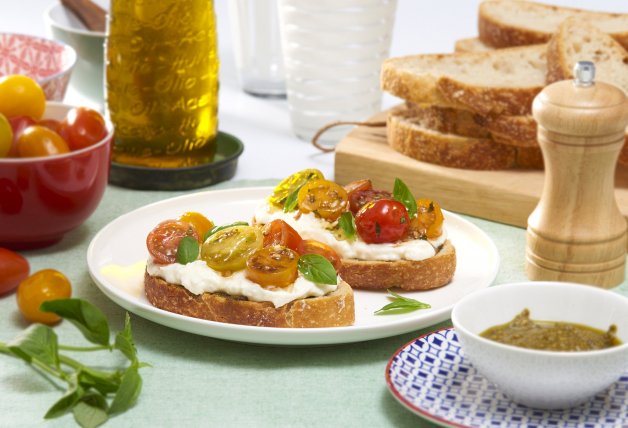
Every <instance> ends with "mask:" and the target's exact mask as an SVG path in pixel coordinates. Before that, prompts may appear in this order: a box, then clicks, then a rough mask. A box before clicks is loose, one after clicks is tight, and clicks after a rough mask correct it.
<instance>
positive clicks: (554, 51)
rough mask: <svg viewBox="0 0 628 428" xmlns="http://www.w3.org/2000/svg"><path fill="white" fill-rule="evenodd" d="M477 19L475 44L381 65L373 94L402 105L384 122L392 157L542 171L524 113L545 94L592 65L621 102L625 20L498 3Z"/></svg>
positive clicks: (627, 59) (626, 65) (625, 82)
mask: <svg viewBox="0 0 628 428" xmlns="http://www.w3.org/2000/svg"><path fill="white" fill-rule="evenodd" d="M479 15H480V17H479V29H480V37H479V39H463V40H460V41H458V42H457V43H456V51H457V52H455V53H453V54H440V55H434V54H431V55H414V56H406V57H399V58H391V59H389V60H387V61H385V62H384V64H383V66H382V74H381V84H382V88H383V89H384V90H386V91H388V92H390V93H391V94H392V95H395V96H397V97H400V98H402V99H404V100H405V101H406V105H405V106H403V107H399V108H396V109H394V110H392V111H391V112H390V114H389V117H388V142H389V144H390V145H391V146H392V147H393V148H394V149H396V150H397V151H399V152H401V153H403V154H405V155H407V156H410V157H413V158H415V159H417V160H420V161H425V162H430V163H435V164H439V165H444V166H449V167H456V168H466V169H482V170H484V169H508V168H542V155H541V152H540V148H539V146H538V143H537V141H536V133H537V132H536V123H535V121H534V119H533V118H532V116H531V106H532V100H533V99H534V97H535V96H536V95H537V94H538V93H539V92H540V91H541V90H542V89H543V87H544V86H545V85H546V84H548V83H552V82H554V81H556V80H562V79H568V78H572V77H573V76H572V75H571V73H572V71H571V69H572V67H573V65H574V64H575V63H576V62H577V61H579V60H592V61H594V62H595V63H596V67H597V70H598V73H597V79H598V80H605V81H608V82H610V83H613V84H615V85H617V86H620V87H621V88H622V89H624V90H625V91H627V93H628V54H627V53H626V49H625V48H624V44H626V45H628V15H622V14H606V13H599V12H587V11H582V10H577V9H569V8H559V7H555V6H547V5H542V4H537V3H532V2H527V1H525V2H524V1H507V0H486V1H484V2H483V3H481V5H480V12H479ZM600 28H604V29H605V31H606V32H603V31H602V30H600ZM543 42H548V43H543ZM520 45H525V46H520ZM513 46H515V47H513ZM627 141H628V140H627ZM624 152H625V153H622V156H620V161H626V162H628V149H626V150H624Z"/></svg>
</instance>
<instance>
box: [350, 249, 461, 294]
mask: <svg viewBox="0 0 628 428" xmlns="http://www.w3.org/2000/svg"><path fill="white" fill-rule="evenodd" d="M455 270H456V250H455V249H454V246H453V245H452V244H451V242H449V240H447V241H445V243H444V244H443V247H442V248H441V249H439V250H438V252H437V253H436V255H435V256H433V257H430V258H429V259H425V260H420V261H412V260H396V261H389V262H387V261H366V260H354V259H343V260H342V267H341V268H340V276H341V277H342V278H343V279H344V280H345V281H347V282H348V283H349V284H351V287H353V288H357V289H366V290H385V289H387V288H400V289H402V290H407V291H418V290H430V289H433V288H438V287H442V286H443V285H446V284H449V282H451V280H452V278H453V276H454V272H455Z"/></svg>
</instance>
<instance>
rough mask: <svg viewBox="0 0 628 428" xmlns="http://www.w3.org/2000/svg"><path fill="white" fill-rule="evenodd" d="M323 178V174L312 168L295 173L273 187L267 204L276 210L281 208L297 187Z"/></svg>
mask: <svg viewBox="0 0 628 428" xmlns="http://www.w3.org/2000/svg"><path fill="white" fill-rule="evenodd" d="M323 178H324V177H323V173H322V172H320V171H319V170H317V169H314V168H310V169H304V170H303V171H299V172H295V173H294V174H292V175H291V176H289V177H288V178H285V179H284V180H283V181H282V182H281V183H279V184H278V185H277V187H275V189H274V190H273V194H272V195H270V197H269V198H268V202H270V203H271V204H273V205H274V206H276V207H278V208H283V206H284V204H285V202H286V199H287V198H288V196H290V194H291V193H292V192H295V191H296V190H297V189H299V187H301V186H303V185H304V184H305V183H307V182H308V181H310V180H320V179H323Z"/></svg>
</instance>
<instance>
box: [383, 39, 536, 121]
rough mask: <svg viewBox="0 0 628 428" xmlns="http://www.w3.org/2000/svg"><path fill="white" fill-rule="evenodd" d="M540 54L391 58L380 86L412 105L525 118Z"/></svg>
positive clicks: (531, 51) (501, 51) (508, 52)
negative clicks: (523, 116)
mask: <svg viewBox="0 0 628 428" xmlns="http://www.w3.org/2000/svg"><path fill="white" fill-rule="evenodd" d="M545 55H546V48H545V46H543V45H541V46H529V47H522V48H511V49H498V50H495V51H491V52H479V53H477V52H476V53H456V54H430V55H414V56H405V57H398V58H390V59H388V60H386V61H384V63H383V65H382V74H381V86H382V88H383V89H384V90H386V91H388V92H390V93H391V94H393V95H395V96H397V97H400V98H403V99H404V100H406V101H411V102H415V103H417V104H430V105H436V106H440V107H453V108H458V109H462V110H470V111H472V112H475V113H479V114H482V115H489V114H494V115H499V114H507V115H521V114H529V113H530V111H531V106H532V100H533V99H534V97H535V96H536V94H538V93H539V92H540V91H541V89H542V88H543V86H544V85H545V75H546V73H547V66H546V59H545Z"/></svg>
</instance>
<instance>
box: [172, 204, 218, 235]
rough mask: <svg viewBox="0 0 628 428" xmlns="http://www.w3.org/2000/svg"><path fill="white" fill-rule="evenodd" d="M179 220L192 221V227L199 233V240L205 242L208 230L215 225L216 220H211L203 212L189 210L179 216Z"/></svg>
mask: <svg viewBox="0 0 628 428" xmlns="http://www.w3.org/2000/svg"><path fill="white" fill-rule="evenodd" d="M179 220H180V221H183V222H186V223H190V224H191V225H192V227H193V228H194V230H195V231H196V233H197V234H198V240H199V241H200V242H203V238H204V237H205V234H206V233H207V231H208V230H209V229H211V228H212V227H214V222H212V221H211V220H209V219H208V218H207V217H205V216H204V215H203V214H201V213H197V212H194V211H188V212H186V213H183V214H182V215H181V216H180V217H179Z"/></svg>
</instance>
